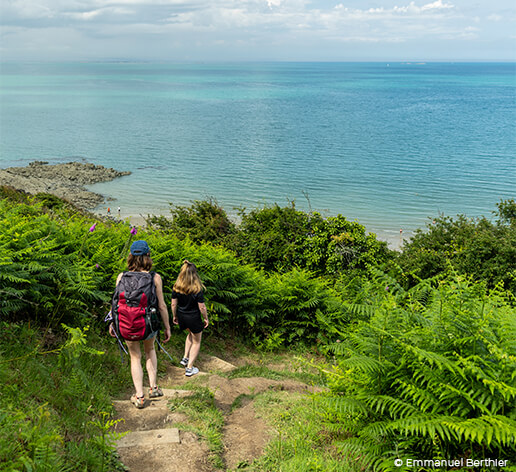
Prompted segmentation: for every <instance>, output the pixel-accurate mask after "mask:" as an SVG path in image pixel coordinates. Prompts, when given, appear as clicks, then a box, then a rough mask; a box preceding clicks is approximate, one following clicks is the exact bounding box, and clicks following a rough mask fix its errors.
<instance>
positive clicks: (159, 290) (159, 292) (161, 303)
mask: <svg viewBox="0 0 516 472" xmlns="http://www.w3.org/2000/svg"><path fill="white" fill-rule="evenodd" d="M154 284H155V285H156V296H157V297H158V308H159V312H160V314H161V320H162V321H163V326H164V327H165V338H164V339H163V342H164V343H166V342H167V341H168V340H169V339H170V321H169V320H168V310H167V305H166V304H165V299H164V298H163V282H162V281H161V276H160V275H159V274H156V275H154Z"/></svg>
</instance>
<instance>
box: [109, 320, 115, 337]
mask: <svg viewBox="0 0 516 472" xmlns="http://www.w3.org/2000/svg"><path fill="white" fill-rule="evenodd" d="M109 334H110V335H111V336H113V337H114V338H116V333H115V327H114V326H113V323H110V325H109Z"/></svg>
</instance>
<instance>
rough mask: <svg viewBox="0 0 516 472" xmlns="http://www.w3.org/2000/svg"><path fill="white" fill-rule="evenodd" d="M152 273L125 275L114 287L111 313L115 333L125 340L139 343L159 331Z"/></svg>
mask: <svg viewBox="0 0 516 472" xmlns="http://www.w3.org/2000/svg"><path fill="white" fill-rule="evenodd" d="M154 275H155V272H124V273H123V275H122V278H121V279H120V282H118V285H117V286H116V289H115V293H114V294H113V300H112V302H111V311H112V314H113V323H114V325H115V330H116V332H117V334H119V335H120V336H121V337H122V338H124V339H125V340H127V341H141V340H142V339H145V338H146V337H147V336H148V335H149V334H150V333H152V332H155V331H159V329H160V320H159V316H158V298H157V296H156V286H155V284H154Z"/></svg>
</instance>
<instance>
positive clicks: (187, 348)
mask: <svg viewBox="0 0 516 472" xmlns="http://www.w3.org/2000/svg"><path fill="white" fill-rule="evenodd" d="M191 347H192V333H191V332H190V330H188V335H187V336H186V341H185V355H184V356H183V357H187V358H188V357H190V349H191Z"/></svg>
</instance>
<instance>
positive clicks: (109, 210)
mask: <svg viewBox="0 0 516 472" xmlns="http://www.w3.org/2000/svg"><path fill="white" fill-rule="evenodd" d="M107 213H108V215H109V214H110V213H111V208H109V207H107Z"/></svg>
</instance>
